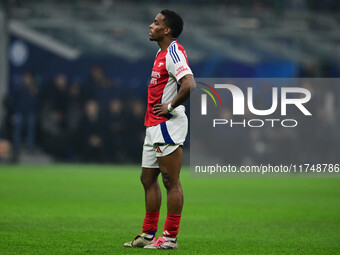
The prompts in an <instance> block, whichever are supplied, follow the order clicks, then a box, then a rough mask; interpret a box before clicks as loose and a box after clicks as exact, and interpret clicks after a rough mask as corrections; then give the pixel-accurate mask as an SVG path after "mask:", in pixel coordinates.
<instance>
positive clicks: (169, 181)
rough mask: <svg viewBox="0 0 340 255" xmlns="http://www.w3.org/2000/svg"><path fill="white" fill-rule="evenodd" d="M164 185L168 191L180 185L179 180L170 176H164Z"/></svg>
mask: <svg viewBox="0 0 340 255" xmlns="http://www.w3.org/2000/svg"><path fill="white" fill-rule="evenodd" d="M163 184H164V187H165V188H166V190H167V191H169V190H171V189H173V188H176V187H177V186H178V184H179V180H178V179H176V178H173V177H171V176H169V175H168V174H163Z"/></svg>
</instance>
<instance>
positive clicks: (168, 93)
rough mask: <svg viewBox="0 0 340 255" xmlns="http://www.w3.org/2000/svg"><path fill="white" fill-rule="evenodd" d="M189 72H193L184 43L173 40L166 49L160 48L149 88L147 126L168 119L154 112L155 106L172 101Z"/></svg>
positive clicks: (145, 123) (145, 122)
mask: <svg viewBox="0 0 340 255" xmlns="http://www.w3.org/2000/svg"><path fill="white" fill-rule="evenodd" d="M187 74H192V72H191V69H190V67H189V64H188V58H187V54H186V53H185V50H184V48H183V47H182V45H180V44H179V43H177V41H173V42H172V43H171V44H170V45H169V47H168V48H167V49H166V50H165V51H161V50H158V52H157V54H156V58H155V62H154V64H153V68H152V73H151V81H150V84H149V88H148V106H147V109H146V114H145V121H144V125H145V126H147V127H150V126H155V125H158V124H160V123H162V122H165V121H167V120H168V118H167V117H165V116H157V115H156V114H154V113H153V110H152V109H153V106H154V105H155V104H159V103H171V101H172V100H173V99H174V98H175V97H176V95H177V86H178V84H179V85H180V79H181V78H182V77H184V76H185V75H187Z"/></svg>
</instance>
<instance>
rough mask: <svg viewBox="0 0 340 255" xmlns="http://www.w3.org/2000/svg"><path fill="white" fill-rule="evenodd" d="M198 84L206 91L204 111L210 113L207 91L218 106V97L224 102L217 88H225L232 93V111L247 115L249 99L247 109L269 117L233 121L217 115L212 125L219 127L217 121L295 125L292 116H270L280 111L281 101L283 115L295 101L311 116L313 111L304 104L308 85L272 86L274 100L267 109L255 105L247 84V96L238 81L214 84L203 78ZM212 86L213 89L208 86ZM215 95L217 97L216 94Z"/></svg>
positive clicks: (252, 124) (232, 124) (202, 102)
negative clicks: (237, 83) (302, 86)
mask: <svg viewBox="0 0 340 255" xmlns="http://www.w3.org/2000/svg"><path fill="white" fill-rule="evenodd" d="M200 85H202V86H203V87H201V86H199V88H200V89H201V90H202V91H204V92H205V93H204V94H202V95H201V115H202V116H203V115H207V114H208V103H207V95H209V96H210V98H211V99H212V100H213V102H214V104H215V106H217V102H216V99H215V97H217V99H218V100H219V102H220V105H221V106H223V104H222V100H221V97H220V94H219V93H218V92H217V91H216V89H220V90H219V91H221V92H222V91H225V92H226V93H230V94H231V96H232V102H233V103H232V115H233V116H234V115H238V116H242V115H243V116H244V115H245V102H247V107H248V108H247V109H248V110H249V112H250V113H252V114H254V115H256V116H266V117H268V118H265V119H263V118H256V119H247V120H246V119H243V120H241V121H237V122H236V121H233V119H222V118H221V119H218V118H214V119H213V123H212V126H213V127H216V126H217V125H229V126H230V127H233V126H236V125H238V126H243V127H257V128H258V127H263V126H264V125H265V124H268V125H270V126H271V127H275V125H276V124H278V123H279V124H280V125H281V126H282V127H296V126H297V125H298V121H297V120H296V119H293V118H290V119H288V118H284V119H277V118H269V117H270V115H272V114H274V113H277V110H278V105H279V103H280V109H281V111H280V116H287V115H288V114H287V105H293V106H295V107H296V108H297V109H299V110H300V112H301V113H302V114H303V115H305V116H312V114H311V112H310V111H309V110H308V109H307V108H306V107H305V105H304V104H306V103H307V102H309V101H310V99H311V92H310V91H309V90H308V89H306V88H301V87H273V88H272V93H271V99H272V104H271V107H270V108H268V109H256V107H255V106H254V93H253V88H252V87H248V88H247V91H246V92H247V93H246V96H245V95H244V92H243V91H242V90H241V89H240V88H239V87H238V86H236V85H233V84H214V86H211V85H208V84H205V83H202V82H200ZM208 89H210V91H211V92H210V91H209V90H208ZM279 90H280V96H279V93H278V92H279ZM214 95H215V97H214Z"/></svg>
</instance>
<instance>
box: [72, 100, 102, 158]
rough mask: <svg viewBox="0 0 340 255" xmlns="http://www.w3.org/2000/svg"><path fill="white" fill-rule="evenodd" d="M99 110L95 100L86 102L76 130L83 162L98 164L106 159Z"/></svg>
mask: <svg viewBox="0 0 340 255" xmlns="http://www.w3.org/2000/svg"><path fill="white" fill-rule="evenodd" d="M99 110H100V108H99V104H98V103H97V102H96V101H95V100H88V101H87V102H86V104H85V109H84V114H83V118H82V120H81V122H80V126H79V129H78V130H79V131H78V134H79V142H80V145H81V147H80V148H81V151H80V153H81V159H82V160H83V161H85V162H96V163H99V162H104V161H105V159H106V151H105V143H104V138H105V130H104V128H105V126H104V122H103V118H102V116H101V114H100V111H99Z"/></svg>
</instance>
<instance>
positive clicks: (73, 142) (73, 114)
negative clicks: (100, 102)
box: [65, 82, 84, 160]
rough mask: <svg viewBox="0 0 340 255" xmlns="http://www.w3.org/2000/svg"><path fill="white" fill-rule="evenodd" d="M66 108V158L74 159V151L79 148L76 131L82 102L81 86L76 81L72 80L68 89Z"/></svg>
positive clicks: (81, 111)
mask: <svg viewBox="0 0 340 255" xmlns="http://www.w3.org/2000/svg"><path fill="white" fill-rule="evenodd" d="M67 100H68V101H67V109H66V113H65V118H66V129H67V134H68V137H69V139H68V141H69V143H68V149H67V158H68V159H69V160H75V159H76V154H77V153H76V152H77V150H78V149H79V146H78V142H79V141H78V139H77V132H78V128H79V125H80V121H81V118H82V113H83V108H84V106H83V105H84V102H83V98H82V90H81V86H80V84H79V83H77V82H73V83H72V84H71V85H70V87H69V89H68V98H67Z"/></svg>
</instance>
